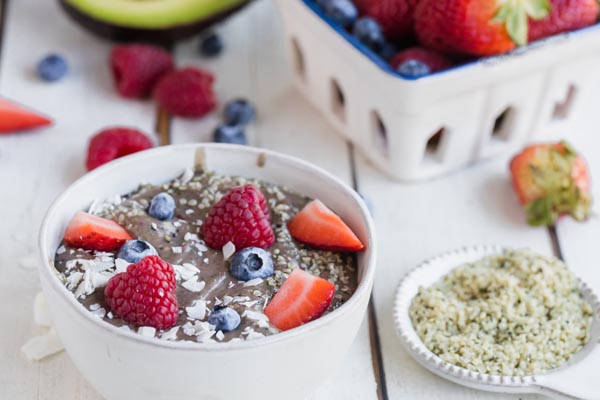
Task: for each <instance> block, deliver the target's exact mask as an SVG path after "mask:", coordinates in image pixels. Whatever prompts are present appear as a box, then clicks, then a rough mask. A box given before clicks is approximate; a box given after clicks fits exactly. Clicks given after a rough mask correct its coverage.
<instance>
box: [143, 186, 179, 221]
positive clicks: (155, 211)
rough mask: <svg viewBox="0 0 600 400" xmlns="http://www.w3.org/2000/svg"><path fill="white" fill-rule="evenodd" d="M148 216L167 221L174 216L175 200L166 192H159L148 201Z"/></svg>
mask: <svg viewBox="0 0 600 400" xmlns="http://www.w3.org/2000/svg"><path fill="white" fill-rule="evenodd" d="M148 214H150V216H152V217H154V218H156V219H160V220H161V221H167V220H169V219H172V218H173V217H174V216H175V200H174V199H173V197H171V195H170V194H168V193H159V194H157V195H156V196H154V197H153V198H152V200H151V201H150V208H149V209H148Z"/></svg>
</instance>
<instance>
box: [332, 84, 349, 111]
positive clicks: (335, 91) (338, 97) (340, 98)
mask: <svg viewBox="0 0 600 400" xmlns="http://www.w3.org/2000/svg"><path fill="white" fill-rule="evenodd" d="M331 110H332V111H333V112H334V114H335V115H337V117H338V118H339V119H340V120H341V121H342V122H343V121H345V120H346V97H345V96H344V91H343V90H342V88H341V87H340V84H339V83H338V82H337V81H336V80H335V79H332V80H331Z"/></svg>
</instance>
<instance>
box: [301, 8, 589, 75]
mask: <svg viewBox="0 0 600 400" xmlns="http://www.w3.org/2000/svg"><path fill="white" fill-rule="evenodd" d="M301 1H302V2H303V3H304V4H305V5H306V6H307V7H308V8H309V9H311V10H312V11H313V12H314V13H315V14H317V15H318V16H319V18H321V19H322V20H323V21H324V22H325V23H326V24H327V25H329V27H330V28H331V29H333V30H334V31H336V32H337V33H339V34H340V35H341V36H342V37H343V38H345V39H346V40H347V41H348V42H349V43H350V44H351V45H352V46H354V48H355V49H356V50H358V51H359V52H360V53H362V54H363V55H364V56H366V57H367V58H368V59H370V60H371V61H373V63H375V64H376V65H377V66H378V67H379V68H381V69H382V70H383V71H385V72H387V73H388V74H391V75H394V76H396V77H398V78H401V79H404V80H406V81H418V80H423V79H427V78H429V77H432V76H438V75H443V74H448V73H451V72H453V71H457V70H461V69H465V68H471V67H473V66H475V65H479V64H491V63H495V62H496V60H502V59H504V58H507V57H512V56H518V55H521V54H523V53H526V52H527V51H528V50H531V49H535V48H538V47H541V46H543V45H545V44H546V43H549V42H553V41H556V40H563V39H565V38H567V37H569V36H577V35H580V34H584V33H586V32H587V31H592V30H596V29H600V23H596V24H594V25H592V26H588V27H585V28H581V29H577V30H574V31H571V32H567V33H562V34H559V35H554V36H551V37H549V38H546V39H542V40H538V41H535V42H533V43H530V44H528V45H527V46H522V47H519V48H517V49H515V50H512V51H510V52H508V53H504V54H500V55H497V56H491V57H482V58H478V59H476V60H473V61H468V62H465V63H463V64H459V65H455V66H453V67H450V68H446V69H444V70H442V71H437V72H434V73H432V74H429V75H426V76H422V77H420V78H413V77H410V76H406V75H402V74H401V73H400V72H398V71H396V70H395V69H394V68H392V66H391V65H390V64H389V63H388V62H387V61H385V60H384V59H383V57H381V56H380V55H379V54H377V53H376V52H374V51H373V50H371V49H370V48H369V47H367V46H365V45H364V44H362V43H361V42H360V41H359V40H358V39H356V38H355V37H354V36H353V35H352V34H351V33H350V32H348V31H347V30H346V29H344V27H342V26H341V25H340V24H338V23H337V22H335V21H334V20H332V19H331V18H329V17H328V16H327V15H326V14H325V13H324V12H323V10H321V8H320V7H319V6H318V5H317V4H316V2H315V0H301Z"/></svg>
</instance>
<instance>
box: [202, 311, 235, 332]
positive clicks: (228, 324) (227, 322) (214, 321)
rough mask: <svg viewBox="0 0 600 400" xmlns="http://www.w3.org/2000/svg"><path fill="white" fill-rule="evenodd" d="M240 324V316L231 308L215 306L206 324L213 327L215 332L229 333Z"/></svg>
mask: <svg viewBox="0 0 600 400" xmlns="http://www.w3.org/2000/svg"><path fill="white" fill-rule="evenodd" d="M241 322H242V319H241V318H240V314H238V313H237V311H235V310H234V309H233V308H231V307H225V306H216V307H215V308H213V310H212V311H211V312H210V315H209V316H208V323H209V324H211V325H214V326H215V329H216V330H217V331H223V332H231V331H233V330H235V329H237V327H238V326H240V323H241Z"/></svg>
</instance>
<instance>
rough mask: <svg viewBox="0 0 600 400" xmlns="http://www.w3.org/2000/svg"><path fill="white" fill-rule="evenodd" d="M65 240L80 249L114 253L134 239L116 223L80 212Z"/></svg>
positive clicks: (70, 225)
mask: <svg viewBox="0 0 600 400" xmlns="http://www.w3.org/2000/svg"><path fill="white" fill-rule="evenodd" d="M64 239H65V242H67V243H68V244H69V245H70V246H73V247H77V248H80V249H86V250H97V251H113V250H117V249H118V248H120V247H121V246H122V245H123V243H125V242H126V241H128V240H131V239H133V238H132V237H131V235H130V234H129V233H128V232H127V231H126V230H125V229H123V227H122V226H121V225H119V224H117V223H116V222H115V221H111V220H110V219H106V218H101V217H97V216H95V215H91V214H88V213H85V212H83V211H78V212H77V213H76V214H75V216H74V217H73V219H72V220H71V222H70V223H69V226H68V227H67V231H66V232H65V237H64Z"/></svg>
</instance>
